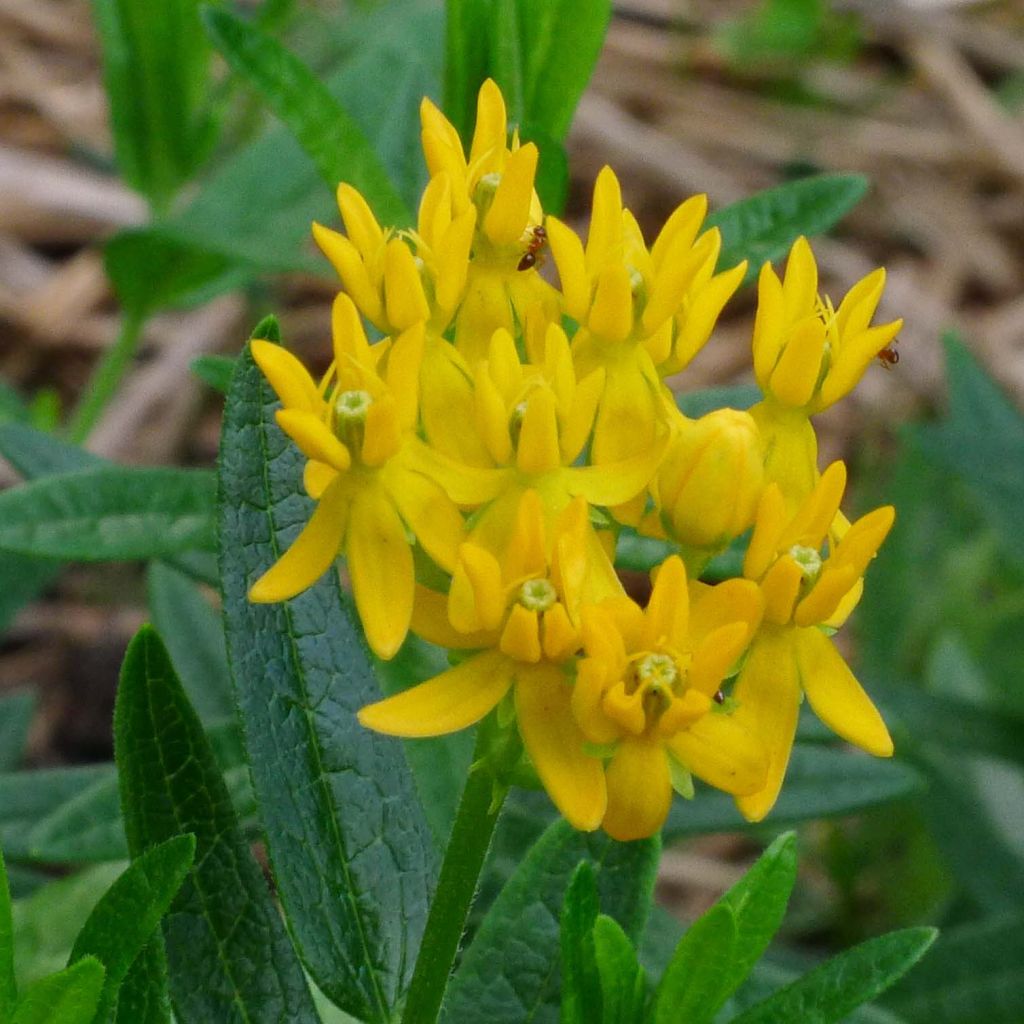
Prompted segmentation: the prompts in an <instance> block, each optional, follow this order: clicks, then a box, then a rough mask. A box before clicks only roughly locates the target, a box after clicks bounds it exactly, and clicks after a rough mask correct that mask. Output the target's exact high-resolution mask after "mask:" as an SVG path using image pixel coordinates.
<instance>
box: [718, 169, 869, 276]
mask: <svg viewBox="0 0 1024 1024" xmlns="http://www.w3.org/2000/svg"><path fill="white" fill-rule="evenodd" d="M867 190H868V181H867V179H866V178H864V177H863V176H862V175H860V174H818V175H814V176H813V177H810V178H801V179H799V180H798V181H791V182H787V183H786V184H785V185H779V186H777V187H776V188H770V189H767V190H766V191H764V192H758V193H757V195H754V196H751V197H750V198H748V199H741V200H740V201H739V202H736V203H732V204H731V205H729V206H726V207H723V208H722V209H721V210H715V211H714V212H713V213H712V214H711V215H710V216H709V217H708V219H707V221H706V227H718V228H720V229H721V232H722V254H721V256H720V257H719V260H718V265H719V266H720V267H734V266H735V265H736V264H737V263H739V262H740V261H742V260H749V261H750V266H749V267H748V268H747V278H748V280H749V279H750V278H752V277H755V276H756V275H757V273H758V271H759V270H760V269H761V264H762V263H765V262H766V261H769V260H775V259H778V258H779V257H781V256H784V255H785V254H786V253H787V252H788V251H789V247H790V246H791V245H792V244H793V242H795V241H796V239H797V238H798V237H799V236H800V235H808V236H810V235H820V234H822V233H823V232H825V231H828V229H829V228H831V227H832V226H833V225H834V224H836V223H837V222H838V221H839V220H841V219H842V218H843V217H844V216H845V215H846V214H847V213H849V212H850V210H852V209H853V208H854V207H855V206H856V205H857V203H859V202H860V201H861V199H863V198H864V195H865V193H866V192H867Z"/></svg>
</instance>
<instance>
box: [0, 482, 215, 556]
mask: <svg viewBox="0 0 1024 1024" xmlns="http://www.w3.org/2000/svg"><path fill="white" fill-rule="evenodd" d="M215 487H216V482H215V478H214V475H213V473H211V472H209V471H208V470H200V469H171V468H129V467H126V466H97V467H96V468H94V469H84V470H79V471H78V472H75V473H66V474H61V475H58V476H51V477H45V478H43V479H41V480H34V481H32V482H30V483H26V484H22V485H21V486H20V487H12V488H11V489H10V490H8V491H4V492H3V493H2V494H0V548H3V549H4V550H7V551H14V552H15V553H18V554H27V555H35V556H39V557H44V558H61V559H67V560H75V561H84V562H103V561H121V560H127V559H134V558H158V557H160V556H161V555H170V554H174V553H175V552H178V551H183V550H185V549H187V548H192V547H210V546H212V544H213V508H214V495H215Z"/></svg>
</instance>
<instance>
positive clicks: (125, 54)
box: [93, 0, 216, 211]
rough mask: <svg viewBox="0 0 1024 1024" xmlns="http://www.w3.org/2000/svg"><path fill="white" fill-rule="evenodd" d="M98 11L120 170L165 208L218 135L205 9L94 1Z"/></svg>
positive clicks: (191, 2)
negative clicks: (202, 12)
mask: <svg viewBox="0 0 1024 1024" xmlns="http://www.w3.org/2000/svg"><path fill="white" fill-rule="evenodd" d="M93 12H94V15H95V21H96V27H97V29H98V31H99V36H100V42H101V44H102V48H103V72H104V85H105V86H106V93H107V100H108V102H109V104H110V120H111V126H112V128H113V131H114V146H115V150H116V153H117V162H118V166H119V168H120V171H121V174H122V176H123V177H124V179H125V181H127V182H128V184H129V185H131V186H132V188H135V189H137V190H138V191H140V192H141V193H142V194H143V195H145V196H146V198H147V199H149V201H150V202H151V203H152V205H153V207H154V209H155V210H157V211H161V210H164V209H166V208H167V206H168V205H169V204H170V201H171V199H172V198H173V197H174V194H175V193H176V192H177V190H178V188H179V187H180V186H181V185H182V184H184V183H185V182H186V181H188V180H189V178H191V176H192V175H193V173H194V172H195V171H196V169H197V168H198V167H199V166H200V165H201V164H202V162H203V161H204V159H205V158H206V156H207V154H208V153H209V151H210V148H211V146H212V145H213V143H214V141H215V138H216V120H215V118H214V116H213V112H212V108H211V104H210V80H209V63H210V47H209V45H208V44H207V42H206V38H205V36H204V35H203V30H202V25H201V24H200V22H199V4H198V3H197V0H165V2H161V3H160V4H157V5H153V4H150V3H147V2H146V0H93Z"/></svg>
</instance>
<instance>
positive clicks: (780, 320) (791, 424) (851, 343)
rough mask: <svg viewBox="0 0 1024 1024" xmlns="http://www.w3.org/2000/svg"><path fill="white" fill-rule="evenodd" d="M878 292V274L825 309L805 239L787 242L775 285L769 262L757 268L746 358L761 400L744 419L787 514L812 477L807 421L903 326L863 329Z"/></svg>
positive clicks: (844, 390)
mask: <svg viewBox="0 0 1024 1024" xmlns="http://www.w3.org/2000/svg"><path fill="white" fill-rule="evenodd" d="M884 287H885V271H884V270H883V269H881V268H879V269H878V270H875V271H873V272H872V273H870V274H868V275H867V276H866V277H864V278H863V279H862V280H860V281H858V282H857V284H855V285H854V286H853V287H852V288H851V289H850V291H849V292H848V293H847V295H846V297H845V298H844V299H843V301H842V302H841V303H840V304H839V308H838V309H833V307H832V304H831V302H830V301H829V300H828V299H827V298H822V297H821V296H820V295H819V294H818V267H817V264H816V262H815V260H814V253H813V252H812V251H811V247H810V245H809V244H808V242H807V239H806V238H798V239H797V240H796V241H795V242H794V243H793V247H792V249H791V250H790V253H789V259H788V261H787V263H786V273H785V276H784V278H783V279H782V280H781V281H780V280H779V277H778V275H777V274H776V273H775V271H774V270H773V269H772V266H771V264H770V263H766V264H765V265H764V266H763V267H762V268H761V275H760V278H759V279H758V295H757V317H756V319H755V322H754V342H753V351H754V374H755V376H756V377H757V382H758V384H759V385H760V387H761V391H762V392H763V393H764V396H765V397H764V401H763V402H761V403H759V404H758V405H757V406H755V407H754V408H753V409H751V414H752V415H753V417H754V419H755V420H756V421H757V424H758V427H759V428H760V429H761V432H762V435H763V436H764V443H765V451H766V470H767V474H768V479H769V480H774V481H777V482H778V483H779V485H780V486H781V487H782V490H783V493H784V495H785V496H786V498H787V501H789V503H790V509H791V510H792V509H793V508H795V506H796V504H798V503H799V502H800V501H801V500H802V499H803V498H805V497H806V496H807V495H808V494H809V493H810V492H811V489H812V488H813V486H814V484H815V482H816V481H817V478H818V472H817V441H816V439H815V436H814V430H813V428H812V427H811V425H810V422H809V419H808V418H809V417H811V416H814V415H815V414H817V413H819V412H821V411H822V410H823V409H827V408H828V407H829V406H830V405H832V404H834V403H835V402H837V401H839V399H840V398H842V397H843V396H845V395H847V394H849V392H850V391H852V390H853V389H854V387H856V385H857V383H858V382H859V381H860V379H861V377H863V376H864V372H865V370H866V369H867V368H868V366H869V364H870V363H871V361H872V360H873V359H874V358H875V357H876V356H877V355H878V353H879V352H881V351H882V349H884V348H886V346H888V345H889V344H890V342H892V340H893V339H894V338H895V337H896V335H897V334H899V331H900V328H901V327H902V326H903V321H902V320H894V321H892V322H891V323H886V324H879V325H876V326H874V327H872V326H871V320H872V318H873V317H874V315H875V310H876V309H877V308H878V303H879V301H880V300H881V297H882V290H883V289H884Z"/></svg>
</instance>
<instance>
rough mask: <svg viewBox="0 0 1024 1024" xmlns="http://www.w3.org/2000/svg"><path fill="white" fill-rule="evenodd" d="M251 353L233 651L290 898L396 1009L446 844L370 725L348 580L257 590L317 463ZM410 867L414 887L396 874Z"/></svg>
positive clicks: (389, 742) (233, 397)
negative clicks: (311, 462) (363, 722)
mask: <svg viewBox="0 0 1024 1024" xmlns="http://www.w3.org/2000/svg"><path fill="white" fill-rule="evenodd" d="M276 408H278V405H277V401H276V399H275V397H274V394H273V392H272V391H271V389H270V388H269V386H268V385H267V384H266V382H265V381H264V380H263V376H262V374H261V373H260V371H259V370H258V369H257V367H256V365H255V364H254V363H253V361H252V358H251V356H250V355H249V353H248V351H246V352H245V353H244V354H243V355H242V357H241V358H240V360H239V364H238V367H237V369H236V371H235V375H234V379H233V381H232V387H231V391H230V393H229V395H228V401H227V405H226V408H225V415H224V433H223V438H222V442H221V453H220V466H221V478H220V479H221V501H220V508H221V530H220V534H221V575H222V580H223V586H224V616H225V626H226V635H227V641H228V654H229V659H230V663H231V670H232V675H233V677H234V682H235V698H236V700H237V702H238V707H239V711H240V713H241V719H242V723H243V728H244V730H245V737H246V744H247V746H248V750H249V759H250V764H251V767H252V777H253V784H254V786H255V789H256V793H257V797H258V799H259V802H260V810H261V818H262V822H263V826H264V828H265V830H266V837H267V848H268V851H269V854H270V859H271V863H272V865H273V869H274V874H275V880H276V883H277V888H278V893H279V895H280V898H281V902H282V903H283V905H284V908H285V912H286V913H287V915H288V919H289V923H290V925H291V928H292V930H293V932H294V935H295V937H296V941H297V944H298V946H299V948H300V950H301V952H302V956H303V959H304V962H305V965H306V967H307V969H308V971H309V973H310V974H311V975H312V977H313V979H314V980H315V981H316V983H317V985H318V986H319V987H320V988H321V989H322V990H323V991H324V992H325V993H326V994H327V995H328V996H329V997H330V998H331V999H332V1000H333V1001H334V1002H336V1003H337V1004H338V1005H339V1006H341V1007H342V1008H343V1009H345V1010H347V1011H348V1012H350V1013H352V1014H353V1015H355V1016H357V1017H362V1018H363V1019H371V1020H387V1019H389V1018H388V1014H389V1012H390V1008H392V1007H394V1005H395V1004H396V1002H397V1000H398V999H399V997H400V995H401V993H402V991H403V989H404V986H405V984H406V982H407V981H408V976H409V974H410V973H411V969H412V966H413V960H414V959H415V956H414V954H415V950H416V948H417V945H418V943H419V939H420V936H421V934H422V929H423V926H424V923H425V920H426V904H427V901H428V896H429V892H430V887H431V885H432V879H433V873H434V863H435V851H434V844H433V841H432V838H431V835H430V832H429V829H428V827H427V824H426V820H425V818H424V816H423V812H422V808H421V807H420V804H419V802H418V800H417V797H416V790H415V786H414V783H413V780H412V776H411V774H410V772H409V770H408V767H407V765H406V763H405V760H404V756H403V752H402V746H401V743H400V742H399V741H397V740H394V739H390V738H388V737H384V736H381V735H378V734H376V733H373V732H370V731H369V730H366V729H363V728H362V727H361V726H360V725H359V723H358V721H357V720H356V717H355V715H356V712H357V711H358V709H359V708H360V707H362V706H363V705H364V704H366V703H368V702H370V701H372V700H376V699H379V694H380V689H379V687H378V685H377V682H376V679H375V677H374V673H373V669H372V667H371V665H370V660H369V652H368V651H367V649H366V646H365V643H364V641H363V639H362V634H361V631H360V629H359V627H358V625H357V623H356V621H355V620H354V619H353V617H352V615H351V614H350V613H349V611H348V609H347V608H346V606H345V604H343V602H342V599H341V594H340V592H339V586H338V581H337V576H336V574H335V573H333V572H332V573H328V574H327V576H325V577H324V578H323V579H321V580H320V581H319V583H317V584H316V585H314V586H313V587H310V588H309V589H308V590H306V591H305V592H303V593H302V594H300V595H299V596H298V597H296V598H294V599H293V600H291V601H288V602H285V603H281V604H264V605H255V604H251V603H250V602H249V600H248V596H247V594H248V588H249V587H250V586H251V585H252V583H253V582H254V581H255V580H256V579H257V578H258V577H259V576H260V575H261V574H262V573H263V572H264V571H265V570H266V569H267V568H269V566H270V565H271V564H272V563H273V562H274V561H276V559H277V558H278V557H279V556H280V555H281V553H282V552H283V551H284V550H285V549H286V548H287V547H288V546H289V545H290V544H291V542H292V541H293V540H294V538H295V536H296V535H297V534H298V532H299V530H300V528H301V527H302V526H304V525H305V523H306V522H307V521H308V519H309V516H310V512H311V508H312V503H311V502H310V501H309V499H308V498H307V497H305V495H304V494H303V493H302V488H301V478H302V467H303V463H304V461H305V460H304V458H303V456H302V455H301V453H299V451H298V450H297V449H296V448H295V446H294V445H293V444H292V443H291V442H290V441H288V439H287V438H286V437H285V436H284V435H283V434H282V433H281V432H280V430H279V429H278V427H277V425H276V422H275V420H274V410H275V409H276ZM398 878H401V879H402V884H401V885H397V884H396V883H395V880H396V879H398Z"/></svg>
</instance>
